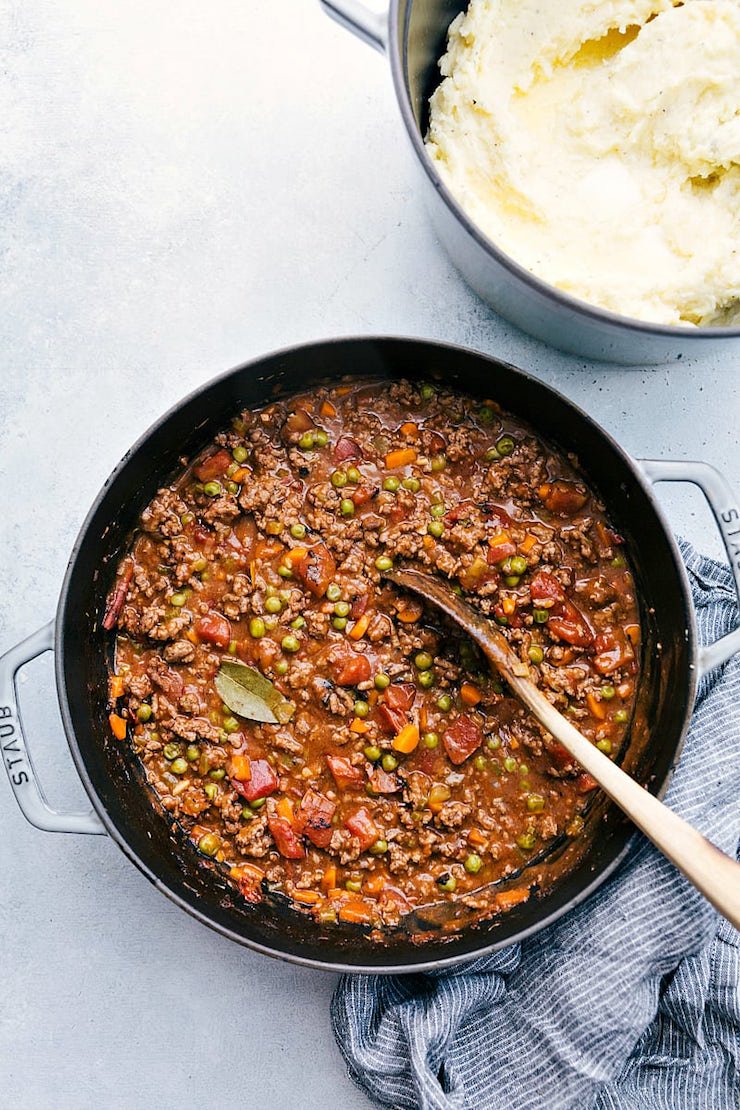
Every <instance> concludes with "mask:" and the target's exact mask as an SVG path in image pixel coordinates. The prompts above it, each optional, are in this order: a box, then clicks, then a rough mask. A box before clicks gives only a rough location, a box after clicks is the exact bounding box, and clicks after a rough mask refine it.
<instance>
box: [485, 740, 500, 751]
mask: <svg viewBox="0 0 740 1110" xmlns="http://www.w3.org/2000/svg"><path fill="white" fill-rule="evenodd" d="M486 747H487V748H488V750H489V751H490V752H495V751H497V750H498V749H499V748H500V747H501V738H500V737H498V736H489V737H488V739H487V740H486Z"/></svg>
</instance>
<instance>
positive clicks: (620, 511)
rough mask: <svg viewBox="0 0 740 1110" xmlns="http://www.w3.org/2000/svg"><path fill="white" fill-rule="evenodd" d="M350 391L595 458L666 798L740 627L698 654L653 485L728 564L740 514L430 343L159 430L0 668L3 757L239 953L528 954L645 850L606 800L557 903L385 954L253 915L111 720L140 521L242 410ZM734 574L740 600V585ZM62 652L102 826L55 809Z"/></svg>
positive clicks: (309, 370)
mask: <svg viewBox="0 0 740 1110" xmlns="http://www.w3.org/2000/svg"><path fill="white" fill-rule="evenodd" d="M340 375H351V376H353V377H358V378H375V379H393V378H398V377H408V378H411V379H415V378H425V379H440V380H442V381H444V382H445V383H446V384H448V385H450V386H455V387H457V388H459V389H461V390H464V391H466V392H468V393H470V394H472V395H474V396H478V397H481V398H484V397H494V398H495V399H496V400H497V401H498V402H500V404H501V405H502V406H503V407H504V408H505V409H508V410H509V411H511V412H512V413H516V414H517V415H519V416H521V417H523V418H524V419H526V420H528V421H529V422H530V423H531V424H533V425H534V426H535V428H536V429H537V430H538V431H539V432H540V433H542V434H543V435H544V436H545V437H546V438H547V439H549V440H550V441H551V442H552V443H553V444H554V445H555V446H556V447H559V448H560V449H561V450H565V451H575V452H576V453H577V454H578V456H579V458H580V461H581V464H582V468H583V471H584V474H585V475H586V476H587V478H588V481H589V482H590V484H591V485H592V486H593V487H595V488H596V489H597V490H598V492H599V493H600V495H601V497H602V498H603V500H604V501H605V503H606V505H607V508H608V511H609V513H610V516H611V518H612V520H613V521H614V522H615V525H616V527H617V528H618V529H619V530H620V531H621V532H622V533H623V534H624V536H625V538H626V541H627V550H628V553H629V556H630V558H631V561H632V565H633V567H634V569H635V574H636V579H637V585H638V593H639V597H640V601H641V607H642V621H643V626H644V632H645V645H644V651H643V660H644V669H643V675H642V679H641V683H640V690H639V696H638V706H637V709H636V714H635V720H634V722H633V726H632V730H631V738H630V743H629V746H628V749H627V752H626V756H625V760H624V765H625V766H626V767H627V768H628V769H629V770H630V771H631V773H632V774H633V775H635V776H636V777H637V778H638V780H639V781H641V782H644V783H646V784H648V785H649V787H650V789H651V790H652V791H653V792H654V793H657V794H661V793H662V792H663V791H664V790H665V788H666V786H667V783H668V780H669V777H670V774H671V770H672V768H673V766H674V764H675V762H676V760H677V758H678V755H679V752H680V749H681V744H682V741H683V737H684V734H685V731H686V727H687V725H688V721H689V717H690V714H691V709H692V705H693V702H694V695H695V691H696V684H697V680H698V678H699V676H700V675H701V674H702V673H703V672H704V671H706V670H708V669H709V668H711V667H714V666H717V665H719V664H720V663H722V662H724V661H725V660H726V659H728V658H729V657H730V655H731V654H733V653H734V652H736V651H738V650H740V629H738V630H736V631H735V632H733V633H731V634H730V635H729V636H726V637H725V638H724V639H723V640H721V641H719V642H718V643H716V644H715V645H713V646H711V647H709V648H702V649H700V648H699V647H698V645H697V642H696V632H695V623H694V615H693V612H692V608H691V602H690V595H689V590H688V583H687V579H686V575H685V572H684V569H683V565H682V563H681V561H680V556H679V554H678V551H677V548H676V545H675V543H674V540H673V538H672V536H671V533H670V531H669V528H668V526H667V525H666V523H665V521H664V520H663V517H662V515H661V512H660V510H659V508H658V506H657V504H656V501H655V498H654V495H653V492H652V489H651V483H652V482H654V481H660V480H683V481H689V482H694V483H696V484H697V485H699V486H701V488H702V489H703V490H704V492H705V493H706V495H707V497H708V499H709V501H710V504H711V505H712V508H713V510H714V512H715V515H716V516H717V519H718V522H719V524H720V528H721V529H722V530H723V536H724V538H725V542H726V543H727V544H728V551H729V550H730V544H731V542H732V533H733V532H734V533H736V534H737V533H738V530H740V512H738V509H737V507H736V506H735V505H734V504H733V500H732V497H731V495H730V492H729V490H728V488H727V486H726V484H725V483H724V481H723V479H722V478H721V477H720V475H719V474H718V473H717V471H715V470H714V469H713V468H712V467H710V466H708V465H707V464H704V463H683V462H674V463H668V462H665V463H664V462H661V463H657V462H649V463H642V464H638V463H635V462H634V461H633V460H632V459H631V458H629V456H628V455H626V454H625V452H624V451H622V449H621V448H620V447H619V446H618V444H617V443H615V442H614V440H613V439H611V438H610V437H609V436H608V435H607V434H606V433H605V432H604V431H603V430H602V429H601V428H599V427H598V425H597V424H595V423H594V421H593V420H591V419H590V418H589V417H588V416H587V415H586V414H585V413H583V412H582V411H581V410H579V409H578V408H576V407H575V406H574V405H572V404H571V403H570V402H569V401H567V400H566V399H565V398H564V397H562V396H561V395H560V394H558V393H556V392H554V391H553V390H552V389H549V388H548V387H547V386H545V385H543V384H542V383H541V382H539V381H537V380H536V379H534V378H531V377H528V376H527V375H525V374H523V373H522V372H521V371H520V370H516V369H515V368H514V367H512V366H509V365H507V364H505V363H501V362H499V361H497V360H495V359H490V358H486V357H484V356H482V355H480V354H476V353H475V352H473V351H468V350H464V349H461V348H457V347H451V346H444V345H442V344H436V343H429V342H424V341H420V340H413V339H386V338H382V339H372V338H365V339H346V340H336V341H330V342H324V343H313V344H309V345H308V346H304V347H298V348H292V349H289V350H286V351H281V352H278V353H277V354H273V355H270V356H268V357H266V358H262V359H258V360H256V361H254V362H252V363H248V364H246V365H244V366H240V367H237V368H236V369H235V370H231V371H229V372H228V373H226V374H224V375H223V376H221V377H219V378H216V379H215V380H213V381H211V382H209V383H207V384H206V385H205V386H203V387H202V388H201V389H199V390H197V391H196V392H195V393H193V394H191V395H190V396H189V397H187V398H186V399H185V400H184V401H182V402H181V403H180V404H178V405H177V406H175V408H173V409H172V410H171V411H170V412H169V413H167V414H166V415H165V416H163V417H162V418H161V419H160V420H158V421H157V422H156V423H155V424H154V425H153V426H152V428H151V429H150V430H149V431H148V432H147V433H146V434H145V435H144V436H143V437H142V438H141V439H140V440H139V442H138V443H137V444H136V445H135V446H134V447H133V448H132V449H131V450H130V451H129V452H128V454H127V455H126V456H125V457H124V459H123V460H122V461H121V463H120V464H119V465H118V467H117V468H116V470H115V471H114V472H113V474H112V475H111V477H110V478H109V480H108V481H107V482H106V484H105V486H104V487H103V489H102V491H101V493H100V494H99V496H98V498H97V500H96V502H95V504H94V505H93V507H92V509H91V510H90V513H89V514H88V517H87V519H86V520H85V522H84V524H83V526H82V530H81V532H80V535H79V537H78V539H77V542H76V544H75V546H74V549H73V551H72V555H71V558H70V562H69V566H68V568H67V573H66V576H65V579H64V584H63V586H62V592H61V596H60V599H59V607H58V611H57V617H56V621H55V622H53V623H52V624H50V625H47V626H46V627H45V628H43V629H41V630H40V631H39V632H38V633H36V634H35V635H34V636H31V637H30V638H29V639H28V640H26V641H24V642H23V643H21V644H19V645H17V646H16V647H15V648H13V649H12V650H11V651H9V652H8V653H7V654H6V655H5V656H3V658H2V659H0V742H1V744H2V749H3V755H4V761H5V765H6V769H7V771H8V775H9V778H10V782H11V784H12V787H13V790H14V792H15V795H16V799H17V801H18V803H19V805H20V806H21V809H22V810H23V812H24V814H25V815H26V817H27V818H28V820H29V821H31V822H32V823H33V824H34V825H36V826H37V827H38V828H41V829H46V830H49V831H64V832H87V833H102V832H107V833H109V834H110V836H111V837H112V838H113V839H114V840H115V841H116V843H117V844H118V845H119V847H120V848H121V849H122V850H123V851H124V852H125V853H126V855H127V856H128V857H129V858H130V859H131V860H132V861H133V862H134V863H135V864H136V866H137V867H138V868H139V869H140V870H141V871H142V872H143V873H144V874H145V875H146V876H147V878H148V879H149V880H150V881H151V882H152V883H154V885H155V886H157V887H158V888H159V889H160V890H162V892H163V893H165V894H166V895H167V896H168V897H170V898H171V899H172V900H173V901H174V902H176V903H177V904H178V905H180V906H182V908H183V909H186V910H187V911H188V912H189V913H191V914H192V915H193V916H195V917H197V918H198V919H199V920H200V921H202V922H204V923H205V924H207V925H210V926H211V927H212V928H214V929H217V930H218V931H219V932H221V933H223V934H224V935H225V936H228V937H230V938H231V939H232V940H235V941H238V942H239V943H240V944H245V945H247V946H249V947H251V948H254V949H256V950H258V951H260V952H264V953H266V954H268V955H272V956H279V957H283V958H285V959H288V960H293V961H295V962H297V963H303V964H308V965H310V966H314V967H320V968H327V969H332V970H344V971H375V972H391V971H393V972H402V971H415V970H422V969H425V968H439V967H443V966H445V965H450V964H453V963H456V962H460V961H462V960H465V959H466V958H470V957H472V956H474V955H478V954H480V953H482V952H486V951H491V950H492V949H494V948H498V947H501V946H502V945H505V944H509V943H512V942H513V941H515V940H520V939H521V938H523V937H524V936H527V935H528V934H531V933H533V932H536V931H537V930H539V929H542V928H543V927H544V926H545V925H547V924H548V923H549V922H552V921H554V920H555V919H556V918H558V917H559V916H561V915H562V914H563V913H565V912H566V911H567V910H568V909H570V908H571V907H572V906H574V905H576V904H577V903H578V902H580V901H582V900H583V899H584V898H585V897H587V896H588V894H590V893H591V892H592V891H593V890H594V889H595V888H596V887H597V886H598V885H599V884H600V883H602V882H603V881H604V879H605V878H606V877H607V876H608V875H609V874H610V873H611V872H612V871H613V870H614V868H615V867H616V866H617V864H618V863H619V861H620V860H621V859H622V857H623V856H624V853H625V850H626V847H627V844H628V841H629V838H630V836H631V834H632V827H631V826H630V824H629V822H628V821H627V820H626V819H625V818H624V817H623V816H622V815H621V813H620V812H619V811H617V810H616V809H615V808H614V807H613V806H611V805H610V804H608V803H607V801H606V799H605V798H604V797H603V796H599V797H598V798H597V799H596V801H595V804H594V806H593V808H592V812H591V814H590V817H589V820H588V824H589V825H590V826H594V827H595V826H596V825H598V827H599V835H598V837H597V838H595V839H594V840H593V841H592V842H590V847H589V848H588V851H587V852H586V853H585V855H584V854H583V852H582V849H581V848H579V847H578V843H579V842H578V841H575V842H572V844H571V845H570V846H569V847H564V848H563V849H561V852H560V858H559V859H557V860H555V859H553V858H549V859H547V860H545V861H544V863H543V865H542V871H543V874H544V876H545V879H546V878H547V876H548V874H549V871H548V869H549V868H562V867H569V868H570V870H568V872H567V874H565V876H564V877H562V878H560V879H559V880H558V881H556V882H555V884H554V886H553V887H552V889H550V890H549V891H548V892H546V893H544V894H543V895H542V896H541V897H533V898H531V899H530V900H529V901H528V902H526V903H524V904H523V905H520V906H518V907H516V908H515V909H513V910H512V911H510V912H509V913H508V914H506V915H504V916H502V917H500V918H498V919H496V920H493V921H489V922H488V923H483V924H472V925H471V924H468V925H464V927H462V928H461V929H460V931H459V932H457V933H456V934H454V935H451V936H449V937H447V936H443V935H440V934H437V933H431V934H430V937H429V939H428V940H427V941H426V942H425V943H423V944H420V943H418V939H417V940H414V939H413V938H412V937H410V936H409V935H408V934H407V933H405V932H404V931H402V930H401V931H399V932H398V933H396V934H393V935H391V936H389V938H388V942H387V944H378V943H376V942H373V941H371V940H370V939H369V938H368V937H367V936H366V935H365V933H364V932H363V931H362V930H360V929H358V928H357V927H355V926H350V925H346V926H334V927H332V928H331V929H324V928H323V927H320V926H317V925H315V924H313V923H312V922H311V921H310V920H308V919H306V918H304V917H302V916H300V915H298V914H297V913H296V912H295V911H293V910H291V909H289V908H288V906H287V905H285V904H283V903H281V901H280V899H271V900H270V901H269V902H268V903H266V904H263V905H262V906H257V907H250V906H248V905H246V904H244V903H242V902H241V901H240V899H239V897H238V895H236V894H235V893H234V892H233V891H232V890H231V888H230V887H229V886H228V884H227V883H226V882H225V881H224V880H223V879H222V877H221V875H220V874H219V873H218V872H217V871H216V870H214V869H213V865H212V864H210V863H208V862H204V861H203V858H202V857H201V856H199V855H198V854H197V853H196V851H195V849H194V848H193V847H192V846H190V845H189V844H188V842H187V841H185V840H184V838H182V837H180V836H179V835H178V834H177V831H176V829H175V828H173V827H172V826H171V825H170V824H169V823H168V820H167V819H166V818H165V816H164V815H163V814H162V813H161V812H160V811H158V810H157V808H156V807H155V805H153V800H154V796H153V795H152V794H151V792H150V791H149V788H148V787H147V786H146V785H145V783H144V778H143V773H142V770H141V768H140V766H139V764H138V762H137V761H136V759H135V758H134V756H133V755H132V753H131V752H130V750H129V747H128V745H126V744H122V743H120V742H117V741H115V740H114V739H113V738H112V737H111V734H110V729H109V727H108V722H107V709H106V699H107V673H106V662H107V655H108V652H109V650H110V639H109V635H108V634H106V633H104V632H103V631H102V630H101V624H100V618H101V613H102V611H103V607H104V604H105V599H106V594H107V592H108V589H109V587H110V584H111V581H112V578H113V576H114V573H115V567H116V564H117V561H118V559H119V557H120V556H121V554H122V553H123V551H124V550H125V548H126V545H127V541H128V538H129V535H130V533H131V531H132V529H133V528H134V526H135V524H136V521H137V517H138V515H139V513H140V512H141V510H142V509H143V508H144V507H145V505H146V504H147V503H148V501H149V500H150V499H151V498H152V497H153V496H154V494H155V493H156V491H157V489H158V488H159V487H160V486H161V485H163V484H166V483H167V482H168V481H169V480H170V478H171V477H172V476H173V475H174V474H175V473H177V472H178V470H179V469H180V464H179V461H178V460H179V459H180V458H181V457H182V456H183V455H190V456H192V455H194V454H195V453H196V452H198V451H200V450H201V449H202V448H203V447H204V446H205V445H206V444H207V443H208V442H209V441H210V440H211V439H212V437H213V436H214V434H215V433H216V432H217V431H219V430H220V429H222V428H224V427H225V426H226V425H227V424H228V423H229V420H230V418H231V417H232V416H233V415H234V414H235V413H237V412H238V411H239V410H240V409H241V408H243V407H249V406H260V405H263V404H265V403H266V402H268V401H270V400H272V399H273V398H274V397H275V396H277V395H280V394H286V393H287V394H290V393H293V392H296V391H303V390H305V389H307V388H310V387H311V385H312V383H318V382H319V381H325V380H327V379H329V380H331V379H337V378H338V377H339V376H340ZM734 569H735V573H736V578H737V579H738V580H739V586H740V569H739V568H738V567H737V565H736V566H735V567H734ZM47 650H54V651H55V652H56V681H57V693H58V697H59V703H60V706H61V712H62V719H63V722H64V728H65V731H66V734H67V740H68V743H69V746H70V750H71V753H72V757H73V759H74V762H75V765H76V767H77V770H78V772H79V775H80V778H81V779H82V782H83V784H84V786H85V789H86V790H87V792H88V794H89V796H90V800H91V802H92V805H93V810H92V812H91V813H89V814H59V813H56V812H54V811H53V810H52V809H51V808H50V807H49V806H48V804H47V803H46V800H45V798H44V796H43V793H42V790H41V787H40V785H39V783H38V781H37V779H36V776H35V774H34V771H33V766H32V763H31V760H30V757H29V754H28V750H27V748H26V744H25V740H24V737H23V732H22V728H21V721H20V717H19V711H18V705H17V697H16V690H15V683H14V676H15V673H16V672H17V670H18V669H19V668H20V667H21V666H22V665H23V664H24V663H25V662H27V661H29V660H30V659H32V658H34V657H35V656H37V655H39V654H40V653H41V652H43V651H47ZM583 844H589V838H586V839H585V840H584V841H583ZM564 853H565V854H564ZM555 854H556V855H557V854H558V853H555ZM553 873H554V872H553ZM543 886H547V882H546V881H545V882H544V883H543Z"/></svg>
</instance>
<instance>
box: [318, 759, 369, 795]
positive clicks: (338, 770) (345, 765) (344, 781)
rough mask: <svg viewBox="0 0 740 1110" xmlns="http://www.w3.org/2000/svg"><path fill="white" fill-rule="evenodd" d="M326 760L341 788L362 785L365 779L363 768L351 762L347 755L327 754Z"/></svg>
mask: <svg viewBox="0 0 740 1110" xmlns="http://www.w3.org/2000/svg"><path fill="white" fill-rule="evenodd" d="M326 762H327V764H328V766H329V770H330V771H331V773H332V775H333V777H334V781H335V783H336V784H337V786H338V787H339V789H340V790H349V789H350V788H351V787H353V786H362V784H363V782H364V781H365V778H364V775H363V773H362V770H361V769H360V768H359V767H356V766H355V764H354V763H350V761H349V759H348V758H347V756H346V755H327V757H326Z"/></svg>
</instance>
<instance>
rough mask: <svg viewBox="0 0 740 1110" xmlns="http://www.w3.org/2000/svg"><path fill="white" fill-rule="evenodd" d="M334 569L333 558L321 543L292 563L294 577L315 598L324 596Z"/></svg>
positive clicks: (335, 566) (335, 567)
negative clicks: (298, 579) (295, 576)
mask: <svg viewBox="0 0 740 1110" xmlns="http://www.w3.org/2000/svg"><path fill="white" fill-rule="evenodd" d="M336 569H337V565H336V563H335V562H334V556H333V555H332V553H331V551H329V548H328V547H326V546H325V545H324V544H323V543H317V544H316V546H315V547H310V548H309V549H308V551H307V552H306V554H305V555H304V556H303V557H302V558H301V559H296V561H295V562H294V563H293V570H294V571H295V573H296V575H297V576H298V578H300V580H301V582H303V584H304V586H305V587H306V589H308V590H310V591H311V593H312V594H314V596H315V597H323V596H324V594H325V593H326V587H327V586H328V585H329V583H330V582H331V580H332V578H333V577H334V572H335V571H336Z"/></svg>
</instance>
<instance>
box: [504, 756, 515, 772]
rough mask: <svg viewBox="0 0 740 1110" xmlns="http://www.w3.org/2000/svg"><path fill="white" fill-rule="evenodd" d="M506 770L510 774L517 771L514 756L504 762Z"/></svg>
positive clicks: (508, 757)
mask: <svg viewBox="0 0 740 1110" xmlns="http://www.w3.org/2000/svg"><path fill="white" fill-rule="evenodd" d="M504 770H505V771H508V772H509V773H511V772H512V771H516V760H515V759H514V756H513V755H507V757H506V759H505V760H504Z"/></svg>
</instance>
